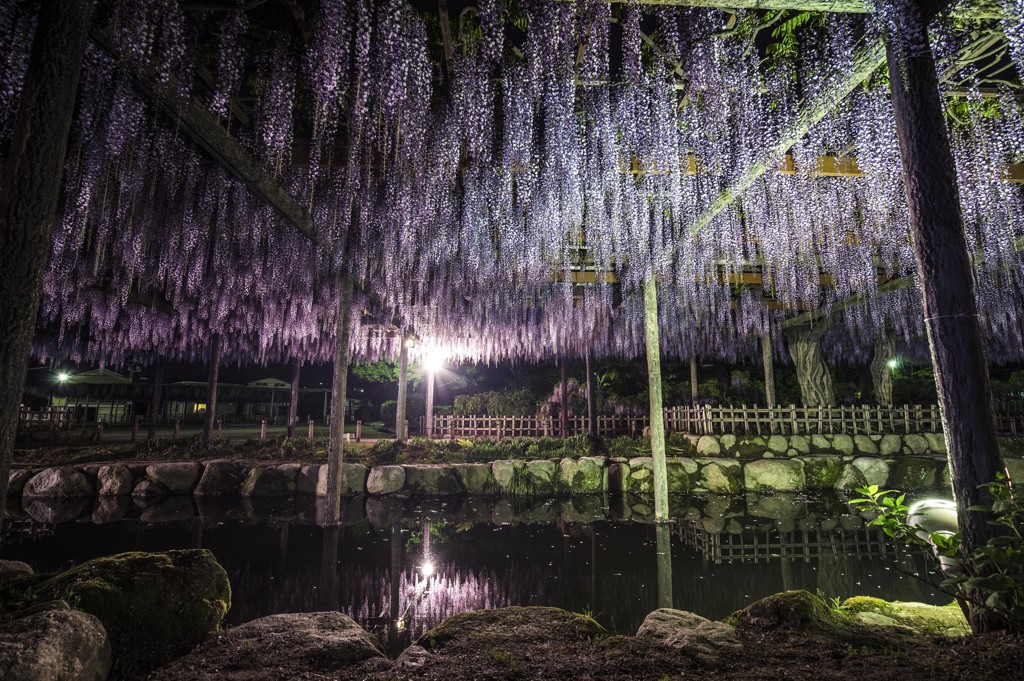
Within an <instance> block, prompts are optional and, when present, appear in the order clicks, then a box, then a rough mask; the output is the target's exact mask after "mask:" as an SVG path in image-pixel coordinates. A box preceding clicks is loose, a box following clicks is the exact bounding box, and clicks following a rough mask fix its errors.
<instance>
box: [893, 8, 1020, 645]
mask: <svg viewBox="0 0 1024 681" xmlns="http://www.w3.org/2000/svg"><path fill="white" fill-rule="evenodd" d="M887 4H890V5H891V7H892V9H893V10H894V14H895V16H896V20H897V22H898V23H899V25H900V27H901V30H899V31H896V32H895V33H894V34H893V35H890V36H888V37H887V43H886V48H887V53H888V60H889V81H890V83H891V88H892V103H893V112H894V114H895V118H896V132H897V135H898V137H899V145H900V156H901V157H902V159H903V174H904V184H905V186H906V189H907V206H908V209H909V212H910V228H911V233H912V235H913V241H914V255H915V259H916V260H917V272H918V278H919V282H920V283H919V286H920V291H921V299H922V302H923V307H924V318H925V330H926V331H927V333H928V344H929V346H930V348H931V354H932V365H933V367H934V370H935V385H936V388H937V390H938V397H939V410H940V412H941V414H942V425H943V431H944V432H945V435H946V448H947V450H948V452H949V455H948V456H949V468H950V478H951V480H952V483H953V496H954V498H955V499H956V502H957V509H958V519H959V525H960V532H961V536H962V544H961V550H962V553H963V555H964V556H968V555H970V553H971V552H972V551H973V550H975V549H976V548H978V547H980V546H982V545H984V544H985V543H986V542H987V541H988V540H989V539H990V538H991V537H992V536H993V533H994V532H993V527H992V526H990V525H989V524H988V523H987V520H988V514H985V513H982V512H978V511H970V510H968V509H970V508H971V507H973V506H976V505H985V504H987V503H988V502H989V498H988V495H987V494H986V493H985V491H984V488H979V486H980V485H983V484H985V483H988V482H991V481H992V480H993V479H994V478H995V475H996V473H997V472H999V471H1000V470H1002V469H1003V465H1004V464H1003V460H1002V457H1001V456H1000V453H999V444H998V440H997V439H996V430H995V420H994V417H993V410H992V396H991V393H990V390H989V379H988V367H987V365H986V362H985V356H984V352H983V347H982V335H981V326H980V324H979V321H978V309H977V305H976V303H975V299H974V273H973V270H972V269H971V258H970V254H969V252H968V250H967V240H966V237H965V236H964V225H963V215H962V212H961V208H960V195H959V192H958V188H957V182H956V171H955V166H954V164H953V154H952V152H951V150H950V146H949V137H948V134H947V132H946V123H945V118H944V113H943V112H944V107H943V103H942V99H941V97H940V95H939V88H938V79H937V77H936V73H935V61H934V59H933V57H932V53H931V48H930V46H929V44H928V30H927V21H926V15H925V14H924V11H925V8H924V6H923V4H922V2H921V0H887ZM915 36H916V37H915ZM993 619H994V618H991V617H990V616H988V615H987V614H986V613H984V612H982V611H980V609H978V608H972V610H971V627H972V628H973V629H974V630H975V631H976V632H978V631H985V630H989V629H992V628H996V627H998V626H999V624H997V623H996V622H994V621H993Z"/></svg>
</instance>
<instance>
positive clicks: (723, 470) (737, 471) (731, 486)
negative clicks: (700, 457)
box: [697, 461, 743, 494]
mask: <svg viewBox="0 0 1024 681" xmlns="http://www.w3.org/2000/svg"><path fill="white" fill-rule="evenodd" d="M701 463H704V467H703V468H701V469H700V482H699V483H697V484H698V485H699V486H700V488H702V489H704V490H706V491H708V492H716V493H719V494H736V493H737V492H739V491H741V490H742V489H743V484H742V483H741V482H740V476H741V475H743V469H742V468H740V466H739V464H735V465H728V463H727V462H725V461H720V462H701Z"/></svg>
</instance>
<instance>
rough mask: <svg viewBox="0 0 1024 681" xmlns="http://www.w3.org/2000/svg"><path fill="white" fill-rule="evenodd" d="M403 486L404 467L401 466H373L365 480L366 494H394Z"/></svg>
mask: <svg viewBox="0 0 1024 681" xmlns="http://www.w3.org/2000/svg"><path fill="white" fill-rule="evenodd" d="M403 487H405V468H403V467H402V466H374V467H373V468H371V469H370V477H369V478H368V479H367V480H366V492H367V493H368V494H394V493H395V492H400V491H401V490H402V488H403Z"/></svg>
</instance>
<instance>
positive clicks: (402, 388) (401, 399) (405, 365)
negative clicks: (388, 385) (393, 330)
mask: <svg viewBox="0 0 1024 681" xmlns="http://www.w3.org/2000/svg"><path fill="white" fill-rule="evenodd" d="M398 358H399V359H398V408H397V409H395V439H396V440H398V441H399V442H401V441H403V440H405V439H406V438H407V437H408V436H409V433H408V430H407V427H406V419H405V406H406V397H407V394H408V391H409V340H408V339H407V338H405V336H404V335H403V336H402V349H401V350H400V351H399V354H398Z"/></svg>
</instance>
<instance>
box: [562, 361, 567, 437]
mask: <svg viewBox="0 0 1024 681" xmlns="http://www.w3.org/2000/svg"><path fill="white" fill-rule="evenodd" d="M561 364H562V383H561V386H562V405H561V407H562V416H561V420H562V437H569V360H568V359H567V358H566V356H565V355H562V357H561Z"/></svg>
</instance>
